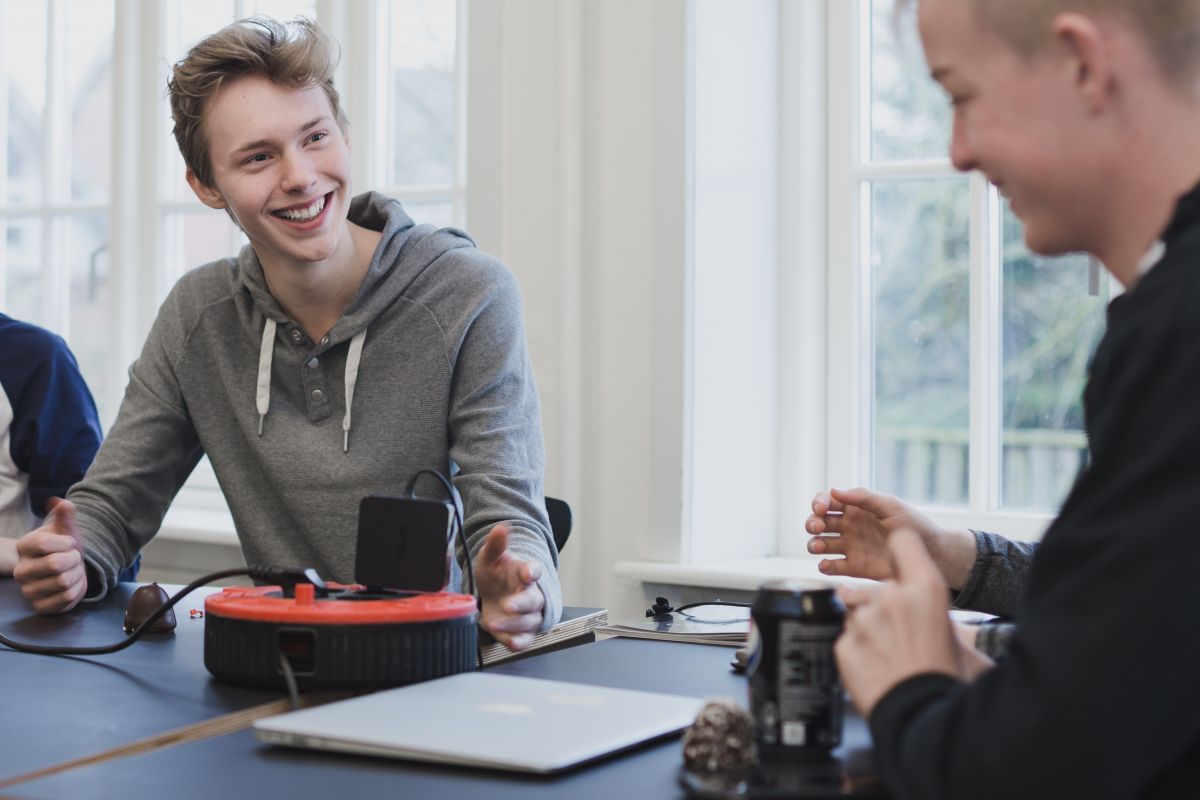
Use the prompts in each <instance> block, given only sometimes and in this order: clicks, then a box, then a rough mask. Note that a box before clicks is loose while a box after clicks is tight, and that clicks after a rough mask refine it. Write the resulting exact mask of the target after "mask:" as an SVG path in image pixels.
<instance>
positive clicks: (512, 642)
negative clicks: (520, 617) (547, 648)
mask: <svg viewBox="0 0 1200 800" xmlns="http://www.w3.org/2000/svg"><path fill="white" fill-rule="evenodd" d="M492 636H493V637H495V639H496V641H498V642H500V644H502V645H504V646H505V647H507V648H508V649H509V650H512V651H514V652H516V651H520V650H524V649H525V648H526V647H529V645H531V644H533V634H532V633H494V634H492Z"/></svg>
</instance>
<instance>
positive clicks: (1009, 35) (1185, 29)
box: [897, 0, 1200, 85]
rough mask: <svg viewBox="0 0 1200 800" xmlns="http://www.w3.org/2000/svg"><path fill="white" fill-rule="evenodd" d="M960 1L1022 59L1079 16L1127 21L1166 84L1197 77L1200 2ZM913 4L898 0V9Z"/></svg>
mask: <svg viewBox="0 0 1200 800" xmlns="http://www.w3.org/2000/svg"><path fill="white" fill-rule="evenodd" d="M962 1H963V2H970V3H971V4H972V5H973V6H974V7H975V12H976V14H977V17H978V19H979V21H980V22H981V23H982V24H983V26H984V27H985V28H987V29H988V30H990V31H992V32H993V33H995V34H996V35H998V36H999V37H1000V38H1001V39H1003V40H1005V41H1006V42H1008V44H1010V45H1011V46H1012V47H1013V49H1014V50H1016V51H1017V52H1018V53H1019V54H1021V55H1022V56H1024V57H1026V58H1029V57H1032V56H1033V55H1035V54H1036V53H1037V52H1038V51H1039V50H1040V49H1041V48H1042V46H1043V45H1044V44H1045V43H1046V41H1047V37H1048V35H1049V33H1050V23H1051V21H1052V20H1053V19H1054V18H1055V17H1056V16H1058V15H1059V14H1062V13H1065V12H1070V11H1077V12H1080V13H1083V14H1096V15H1104V16H1109V17H1124V18H1125V19H1127V20H1128V21H1129V22H1130V23H1131V24H1132V25H1133V26H1134V27H1135V28H1137V29H1138V30H1139V32H1140V33H1141V34H1142V36H1143V37H1144V38H1145V40H1146V42H1147V44H1148V45H1149V47H1150V50H1151V52H1153V54H1154V57H1155V59H1156V60H1157V61H1158V64H1159V68H1160V69H1161V70H1162V72H1163V75H1164V76H1165V77H1166V78H1167V79H1168V80H1170V81H1172V82H1174V83H1179V84H1187V85H1191V84H1192V83H1193V82H1194V81H1195V79H1196V77H1197V75H1198V74H1200V0H962ZM915 3H916V0H898V2H897V9H898V10H899V9H903V8H904V7H906V6H909V5H914V4H915Z"/></svg>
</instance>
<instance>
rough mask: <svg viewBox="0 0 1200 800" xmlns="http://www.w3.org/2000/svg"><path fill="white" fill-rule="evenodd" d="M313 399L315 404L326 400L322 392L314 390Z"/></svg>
mask: <svg viewBox="0 0 1200 800" xmlns="http://www.w3.org/2000/svg"><path fill="white" fill-rule="evenodd" d="M312 399H313V402H314V403H319V402H321V401H322V400H324V399H325V393H324V392H322V391H321V390H320V389H313V390H312Z"/></svg>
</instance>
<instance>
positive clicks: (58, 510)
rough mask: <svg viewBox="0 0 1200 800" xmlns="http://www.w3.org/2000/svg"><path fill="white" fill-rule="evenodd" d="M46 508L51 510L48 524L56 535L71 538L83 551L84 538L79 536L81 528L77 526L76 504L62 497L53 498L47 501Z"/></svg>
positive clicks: (47, 518) (47, 519)
mask: <svg viewBox="0 0 1200 800" xmlns="http://www.w3.org/2000/svg"><path fill="white" fill-rule="evenodd" d="M46 506H47V508H49V509H50V513H49V514H48V515H47V516H46V524H48V525H49V526H50V527H51V528H53V529H54V532H55V533H58V534H62V535H63V536H70V537H71V538H72V539H74V540H75V544H77V545H78V546H79V549H80V550H82V549H83V537H82V536H80V535H79V526H78V525H76V524H75V504H74V503H72V502H71V501H70V500H63V499H62V498H61V497H51V498H50V499H49V500H48V501H46Z"/></svg>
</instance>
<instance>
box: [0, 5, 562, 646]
mask: <svg viewBox="0 0 1200 800" xmlns="http://www.w3.org/2000/svg"><path fill="white" fill-rule="evenodd" d="M332 71H333V59H332V56H331V52H330V48H329V45H328V43H327V41H326V38H325V36H324V35H323V34H322V33H321V31H320V30H319V29H317V28H316V26H315V25H313V24H312V23H309V22H306V21H298V22H294V23H288V24H287V25H282V24H279V23H276V22H274V21H272V20H267V19H252V20H243V21H241V22H238V23H235V24H233V25H231V26H229V27H227V28H224V29H223V30H221V31H219V32H218V33H216V34H214V35H212V36H210V37H209V38H207V39H205V40H204V41H202V42H200V43H199V44H197V45H196V46H195V47H194V48H193V49H192V50H191V51H190V52H189V53H188V54H187V56H186V57H185V58H184V59H183V60H182V61H181V62H179V63H178V64H176V65H175V67H174V70H173V73H172V77H171V80H170V83H169V93H170V100H171V110H172V116H173V118H174V121H175V137H176V141H177V142H178V144H179V148H180V151H181V152H182V154H183V157H184V161H185V163H186V164H187V180H188V183H189V185H190V186H191V187H192V189H193V191H195V193H196V195H197V197H199V198H200V200H201V201H203V202H204V203H205V204H206V205H208V206H211V207H212V208H215V209H222V210H224V211H225V212H227V213H228V214H229V215H230V217H231V218H232V219H233V221H234V222H235V223H236V224H237V225H238V226H239V227H240V228H241V229H242V230H243V231H244V232H245V234H246V236H247V238H248V239H249V240H250V244H249V245H248V246H247V247H245V248H243V250H242V252H241V253H240V254H239V255H238V256H237V257H236V258H228V259H223V260H221V261H217V262H214V263H212V264H208V265H206V266H203V267H200V268H198V269H195V270H193V271H191V272H189V273H188V274H187V275H185V276H184V277H183V278H182V279H181V280H180V281H179V283H178V284H177V285H176V286H175V288H174V289H173V290H172V292H171V293H170V295H169V296H168V297H167V299H166V301H165V302H164V303H163V305H162V308H161V309H160V311H159V315H158V319H157V320H156V321H155V323H154V327H153V329H152V330H151V333H150V336H149V339H148V340H147V342H146V345H145V347H144V349H143V351H142V355H141V357H140V358H139V359H138V361H137V362H136V363H135V364H134V366H133V368H132V370H131V373H130V383H129V387H128V389H127V391H126V397H125V401H124V403H123V404H122V406H121V410H120V414H119V416H118V418H117V421H116V423H115V425H114V426H113V429H112V431H111V433H110V434H109V437H108V439H107V441H106V442H105V444H104V446H103V448H102V449H101V451H100V453H99V455H98V457H97V460H96V462H95V464H94V466H93V467H92V469H91V470H89V472H88V474H87V476H86V478H85V479H84V480H83V481H82V482H81V483H80V484H79V485H78V486H76V487H75V489H74V490H72V491H71V493H70V494H69V495H68V501H69V502H67V503H64V504H62V505H60V506H59V508H58V509H57V511H56V513H55V514H54V516H53V517H52V518H51V519H48V520H47V523H46V524H45V525H43V526H42V527H41V528H39V529H37V530H35V531H33V532H31V533H29V534H27V535H26V536H24V537H23V538H22V539H21V540H20V542H19V544H18V552H19V556H20V561H19V562H18V564H17V566H16V569H15V572H14V575H15V577H16V578H17V580H19V581H20V582H21V585H22V587H21V588H22V591H23V593H24V594H25V596H26V597H27V598H28V599H29V600H30V601H31V602H32V603H33V606H34V608H35V609H37V610H38V611H40V612H43V613H56V612H60V611H64V610H66V609H69V608H71V607H73V606H74V605H75V604H76V603H78V602H79V601H80V600H81V599H83V598H84V597H85V595H87V596H99V595H102V594H103V593H104V592H105V591H107V589H108V587H109V586H110V585H111V584H112V582H113V579H114V576H115V574H116V570H117V569H118V568H119V566H120V565H121V564H124V563H127V562H128V560H129V558H130V557H131V554H132V553H135V552H137V551H138V550H139V549H140V548H141V547H142V545H144V544H145V543H146V542H147V541H148V540H149V539H150V538H151V537H152V536H153V535H154V534H155V532H156V531H157V529H158V527H159V525H160V524H161V522H162V517H163V514H164V513H165V511H166V509H167V507H168V505H169V504H170V502H171V500H172V498H173V497H174V496H175V493H176V492H177V491H178V490H179V488H180V486H181V485H182V484H183V482H184V481H185V480H186V478H187V476H188V475H189V474H190V473H191V471H192V469H193V468H194V467H195V465H196V463H197V461H198V460H199V459H200V457H201V456H202V455H207V456H208V458H209V460H210V461H211V462H212V465H213V470H214V471H215V472H216V475H217V479H218V481H219V482H220V485H221V488H222V491H223V492H224V494H225V497H226V499H227V500H228V502H229V507H230V510H231V511H232V513H233V517H234V521H235V523H236V525H237V531H238V537H239V539H240V541H241V545H242V550H243V553H244V554H245V557H246V560H247V562H248V563H250V564H253V565H263V566H297V565H302V566H313V567H316V568H317V570H318V571H319V572H321V573H322V574H323V575H324V576H325V577H327V578H332V579H334V580H339V581H343V582H352V581H353V579H354V554H355V541H356V525H357V512H358V505H359V501H360V500H361V499H362V498H363V497H364V496H366V495H370V494H393V495H395V494H400V493H401V492H403V490H404V488H405V486H406V484H407V483H408V482H409V479H410V478H411V477H412V476H414V475H416V474H417V473H418V472H420V471H421V470H423V469H433V470H438V471H440V472H442V473H443V474H446V475H451V474H452V473H453V481H454V484H455V487H456V489H457V490H458V492H459V494H460V495H461V498H462V505H463V510H464V526H465V529H466V533H467V539H468V545H469V549H470V551H471V554H470V557H471V558H472V563H473V565H474V573H475V579H476V581H477V583H478V591H479V594H480V597H481V599H482V613H481V625H483V627H484V628H485V629H487V630H488V631H490V632H491V633H493V634H494V635H495V636H496V637H497V638H498V639H500V640H501V641H503V642H505V643H506V644H507V645H509V646H510V647H513V648H516V649H519V648H521V647H523V646H525V645H527V644H528V642H529V641H530V640H531V638H532V636H533V634H534V633H535V632H536V631H537V630H539V629H542V628H546V627H548V626H550V625H552V624H553V623H554V622H555V621H557V619H558V616H559V612H560V609H561V589H560V586H559V582H558V574H557V553H556V551H555V549H554V544H553V540H552V538H551V535H550V530H549V523H548V521H547V518H546V511H545V506H544V501H543V497H542V467H543V449H542V433H541V420H540V413H539V408H538V399H537V393H536V389H535V387H534V382H533V376H532V372H531V369H530V364H529V357H528V354H527V351H526V347H525V338H524V329H523V324H522V317H521V315H522V312H521V302H520V295H519V292H518V289H517V287H516V284H515V281H514V280H513V278H512V276H511V274H510V273H509V272H508V271H507V270H506V269H505V268H504V266H503V265H502V264H500V263H499V262H498V261H496V260H495V259H493V258H491V257H489V256H487V255H485V254H483V253H481V252H480V251H479V250H477V249H475V247H474V243H473V242H472V241H471V240H470V239H469V238H468V237H467V236H466V235H465V234H463V233H461V232H459V231H455V230H451V229H443V230H435V229H433V228H432V227H431V226H416V225H414V224H413V222H412V220H411V219H409V217H408V215H407V214H405V213H404V210H403V209H402V208H401V207H400V204H399V203H397V202H396V201H394V200H391V199H389V198H386V197H383V196H381V195H378V194H374V193H368V194H364V195H360V196H358V197H352V195H351V188H350V157H349V146H350V138H349V127H348V123H347V121H346V119H345V116H344V114H343V112H342V110H341V106H340V103H339V99H338V94H337V92H336V90H335V89H334V88H333V83H332V78H331V76H332ZM421 486H422V487H424V488H427V490H428V491H429V492H431V493H434V492H441V491H442V489H441V487H440V486H438V485H437V484H435V483H432V482H429V483H428V485H427V484H426V483H422V484H421ZM459 557H460V558H463V557H464V555H463V554H461V553H460V554H459ZM456 567H457V564H456ZM452 582H453V583H455V584H457V583H458V576H457V575H456V576H455V577H454V578H453V579H452Z"/></svg>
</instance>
